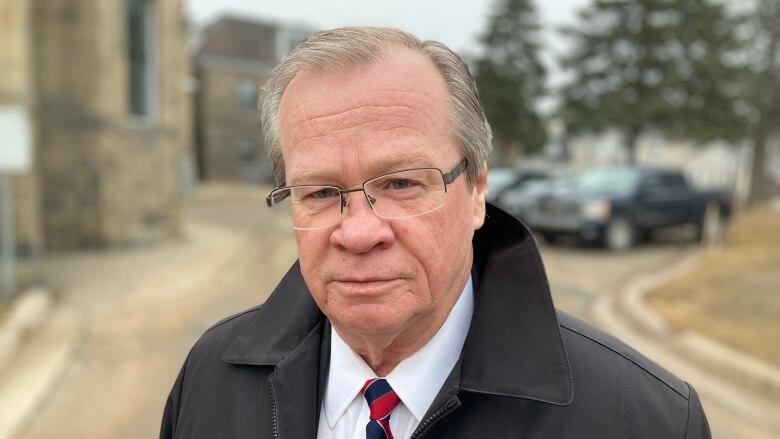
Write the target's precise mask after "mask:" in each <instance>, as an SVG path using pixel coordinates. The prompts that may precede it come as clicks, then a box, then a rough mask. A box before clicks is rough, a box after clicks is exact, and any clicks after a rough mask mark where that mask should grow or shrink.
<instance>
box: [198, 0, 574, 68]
mask: <svg viewBox="0 0 780 439" xmlns="http://www.w3.org/2000/svg"><path fill="white" fill-rule="evenodd" d="M186 1H187V9H188V11H189V14H190V17H192V19H193V20H194V23H195V24H196V25H197V26H199V25H203V24H205V23H208V22H209V21H211V20H213V19H214V18H216V17H218V16H219V15H221V14H226V13H229V14H234V15H240V16H244V17H248V18H251V17H257V18H271V19H275V20H282V21H291V22H295V23H301V24H305V25H309V26H311V27H313V28H315V29H326V28H332V27H338V26H348V25H373V26H378V25H384V26H394V27H398V28H401V29H403V30H406V31H409V32H411V33H413V34H415V35H416V36H418V37H419V38H422V39H434V40H438V41H441V42H443V43H444V44H447V45H448V46H450V47H451V48H452V49H454V50H456V51H457V52H459V53H461V54H464V55H468V54H475V53H477V51H478V50H479V49H478V48H479V45H478V43H477V41H476V39H477V36H478V34H479V33H480V32H481V31H482V30H483V29H484V27H485V26H486V21H487V16H488V13H489V11H490V9H491V8H492V7H493V4H494V1H493V0H322V1H319V0H230V1H226V0H186ZM585 4H587V0H540V1H537V7H538V8H539V12H540V18H541V21H542V24H543V25H544V26H546V27H547V28H548V29H549V28H552V27H554V26H557V25H560V24H562V23H570V22H572V21H573V20H574V17H575V14H576V11H577V10H578V9H579V8H581V7H582V6H583V5H585ZM545 35H547V36H548V38H547V40H548V41H546V42H547V44H548V45H549V47H548V50H551V51H556V50H561V42H560V39H559V38H556V37H555V36H554V35H552V32H547V33H546V34H545ZM549 37H552V38H549Z"/></svg>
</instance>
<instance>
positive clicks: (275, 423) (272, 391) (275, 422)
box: [268, 377, 279, 439]
mask: <svg viewBox="0 0 780 439" xmlns="http://www.w3.org/2000/svg"><path fill="white" fill-rule="evenodd" d="M268 391H269V393H270V394H271V415H272V418H271V425H272V426H273V430H274V439H279V420H278V419H277V413H276V390H275V389H274V383H273V380H272V378H271V377H268Z"/></svg>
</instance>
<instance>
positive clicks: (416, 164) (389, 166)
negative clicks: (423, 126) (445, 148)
mask: <svg viewBox="0 0 780 439" xmlns="http://www.w3.org/2000/svg"><path fill="white" fill-rule="evenodd" d="M422 151H423V150H422V149H420V150H414V151H407V152H398V153H394V154H388V155H386V156H384V157H378V158H376V159H374V158H372V159H371V161H370V163H367V164H366V166H365V169H366V172H367V174H368V175H366V179H371V178H374V177H376V176H379V175H383V174H386V173H389V172H394V171H401V170H404V169H411V168H428V167H431V168H433V167H436V165H435V164H434V163H433V158H432V157H431V155H430V154H428V153H427V152H422ZM340 175H341V172H340V170H339V169H332V170H324V169H317V168H314V167H312V168H303V169H298V170H297V171H296V172H295V173H294V174H292V176H290V178H288V179H287V181H286V182H285V184H287V185H293V184H332V185H334V186H338V185H337V184H335V183H334V181H335V180H338V178H339V176H340Z"/></svg>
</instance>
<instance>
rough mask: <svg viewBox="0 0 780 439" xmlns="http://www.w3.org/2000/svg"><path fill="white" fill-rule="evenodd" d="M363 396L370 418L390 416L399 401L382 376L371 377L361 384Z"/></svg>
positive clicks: (378, 418)
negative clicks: (369, 411)
mask: <svg viewBox="0 0 780 439" xmlns="http://www.w3.org/2000/svg"><path fill="white" fill-rule="evenodd" d="M363 396H365V397H366V402H368V407H369V409H370V410H371V415H370V416H371V419H372V420H380V419H387V418H389V417H390V413H391V412H392V411H393V409H394V408H395V406H397V405H398V403H399V402H401V399H400V398H398V395H396V394H395V391H393V388H392V387H390V384H388V383H387V380H385V379H382V378H373V379H370V380H368V381H366V384H364V385H363Z"/></svg>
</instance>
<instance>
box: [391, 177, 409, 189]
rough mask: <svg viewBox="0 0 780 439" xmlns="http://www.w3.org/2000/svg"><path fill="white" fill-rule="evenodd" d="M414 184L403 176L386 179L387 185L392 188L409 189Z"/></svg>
mask: <svg viewBox="0 0 780 439" xmlns="http://www.w3.org/2000/svg"><path fill="white" fill-rule="evenodd" d="M412 186H414V182H413V181H411V180H407V179H403V178H394V179H392V180H388V181H387V187H388V188H389V189H394V190H402V189H409V188H410V187H412Z"/></svg>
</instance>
